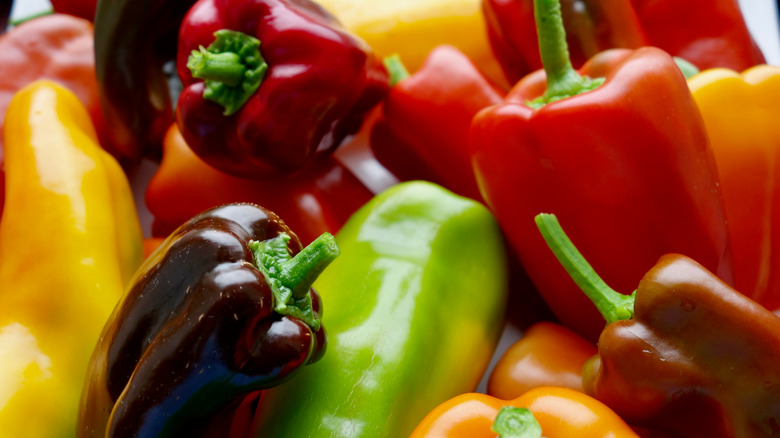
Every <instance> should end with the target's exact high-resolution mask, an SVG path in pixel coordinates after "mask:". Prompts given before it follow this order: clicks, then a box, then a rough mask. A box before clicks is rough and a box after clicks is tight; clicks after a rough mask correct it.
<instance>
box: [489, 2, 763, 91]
mask: <svg viewBox="0 0 780 438" xmlns="http://www.w3.org/2000/svg"><path fill="white" fill-rule="evenodd" d="M561 3H562V9H563V11H562V12H563V20H564V24H565V25H566V30H567V41H568V44H569V47H570V49H571V51H572V63H573V65H574V66H575V67H578V68H579V67H580V66H581V65H582V64H584V63H585V61H587V60H588V59H589V58H591V57H592V56H594V55H596V53H598V52H600V51H603V50H606V49H609V48H632V49H635V48H639V47H642V46H648V45H649V46H655V47H659V48H661V49H663V50H665V51H666V52H668V53H670V54H671V55H673V56H678V57H681V58H683V59H685V60H687V61H690V62H691V63H693V64H694V65H695V66H696V67H698V68H699V69H707V68H712V67H727V68H731V69H734V70H738V71H742V70H744V69H747V68H748V67H751V66H754V65H757V64H762V63H764V62H765V61H764V55H763V54H762V53H761V51H760V50H759V48H758V46H757V45H756V43H755V41H753V38H752V37H751V35H750V31H749V29H748V28H747V24H746V23H745V20H744V17H743V16H742V13H741V11H740V8H739V3H738V2H737V0H686V1H684V2H680V1H679V0H610V1H606V0H583V1H571V0H568V1H567V0H564V1H562V2H561ZM483 9H484V12H485V17H486V19H487V29H488V36H489V40H490V44H491V46H492V47H493V51H494V53H495V54H496V58H497V59H498V60H499V63H500V64H501V66H502V68H503V69H504V74H505V75H506V76H507V78H508V79H509V80H510V82H511V83H515V82H516V81H518V80H520V79H521V78H522V77H523V76H525V75H526V74H528V73H530V72H532V71H534V70H537V69H539V68H541V60H540V58H539V52H538V44H537V39H536V35H535V33H536V32H535V27H536V26H535V24H534V8H533V0H485V1H484V2H483Z"/></svg>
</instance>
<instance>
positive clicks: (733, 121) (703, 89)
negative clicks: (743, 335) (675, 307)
mask: <svg viewBox="0 0 780 438" xmlns="http://www.w3.org/2000/svg"><path fill="white" fill-rule="evenodd" d="M688 86H689V88H690V89H691V93H692V94H693V97H694V99H695V100H696V103H697V104H698V106H699V110H700V111H701V113H702V117H703V118H704V125H705V127H706V129H707V134H708V136H709V138H710V142H711V144H712V150H713V153H714V156H715V163H716V166H717V169H718V174H719V175H720V187H721V191H722V193H723V204H724V207H725V210H726V219H727V220H728V221H729V232H730V233H731V241H732V247H733V251H734V267H735V274H734V277H735V282H736V289H737V290H739V291H740V292H742V293H743V294H745V295H747V296H749V297H751V298H753V299H754V300H756V301H758V302H759V303H761V304H763V305H764V306H766V307H767V308H769V309H770V310H777V309H780V272H778V271H777V266H778V264H780V129H779V128H780V125H778V123H780V67H776V66H769V65H760V66H756V67H753V68H750V69H748V70H746V71H744V72H742V73H741V74H740V73H737V72H735V71H732V70H728V69H722V68H718V69H711V70H705V71H703V72H701V73H699V74H697V75H695V76H693V77H692V78H690V79H689V80H688Z"/></svg>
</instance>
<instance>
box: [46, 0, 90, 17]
mask: <svg viewBox="0 0 780 438" xmlns="http://www.w3.org/2000/svg"><path fill="white" fill-rule="evenodd" d="M97 3H98V0H51V6H52V8H54V12H58V13H60V14H68V15H74V16H76V17H79V18H83V19H85V20H89V21H94V20H95V9H97Z"/></svg>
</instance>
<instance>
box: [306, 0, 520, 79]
mask: <svg viewBox="0 0 780 438" xmlns="http://www.w3.org/2000/svg"><path fill="white" fill-rule="evenodd" d="M318 3H319V4H321V5H322V6H323V7H325V9H327V10H328V11H330V12H331V13H332V14H333V15H335V16H336V17H338V19H339V21H341V22H342V23H343V24H344V27H346V28H347V29H349V30H350V31H352V32H354V33H355V34H356V35H358V36H360V37H361V38H362V39H364V40H365V41H366V42H367V43H368V45H370V46H371V48H372V49H373V50H374V52H376V53H377V54H378V55H379V56H382V57H385V56H389V55H393V54H396V53H397V54H398V55H399V56H400V58H401V61H402V62H403V63H404V66H405V67H406V68H407V69H408V70H409V71H410V72H414V71H417V69H418V68H419V67H420V66H421V65H422V64H423V62H424V61H425V58H427V56H428V53H430V51H431V50H432V49H433V48H434V47H436V46H439V45H441V44H449V45H453V46H455V47H457V48H458V49H460V51H461V52H463V53H465V54H466V55H467V56H468V57H469V58H470V59H471V61H472V62H473V63H474V64H475V65H476V66H477V67H479V68H480V70H482V72H483V73H484V74H485V75H486V76H487V77H488V78H490V79H491V80H493V81H494V82H496V84H498V85H501V86H508V84H507V83H506V78H504V75H503V73H502V71H501V67H500V66H499V64H498V61H497V60H496V58H495V57H494V56H493V51H492V49H491V47H490V43H489V41H488V37H487V28H486V24H485V18H484V14H483V13H482V2H481V1H480V0H390V1H368V0H319V1H318Z"/></svg>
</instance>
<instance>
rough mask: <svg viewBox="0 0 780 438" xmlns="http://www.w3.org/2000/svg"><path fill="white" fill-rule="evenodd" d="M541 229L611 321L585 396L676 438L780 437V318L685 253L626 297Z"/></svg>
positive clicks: (552, 228)
mask: <svg viewBox="0 0 780 438" xmlns="http://www.w3.org/2000/svg"><path fill="white" fill-rule="evenodd" d="M536 223H537V224H538V226H539V229H540V231H541V232H542V234H543V235H544V239H545V241H547V242H548V244H549V245H550V248H551V249H552V252H554V253H555V255H556V257H558V258H559V259H560V260H561V264H562V265H563V266H565V267H566V270H567V272H569V275H571V277H572V278H573V279H574V281H576V282H577V284H578V285H579V287H580V288H582V291H583V292H584V293H585V295H587V296H588V297H589V298H590V299H591V300H592V301H593V303H594V304H595V307H597V308H598V309H599V312H600V313H601V314H602V315H603V318H604V319H605V321H606V322H607V326H606V327H605V328H604V330H603V331H602V333H601V335H600V337H599V343H598V356H596V357H594V358H593V359H592V360H590V361H589V362H588V363H587V364H586V365H585V368H584V372H583V382H584V386H585V390H586V392H587V393H588V394H590V395H592V396H594V397H596V398H597V399H599V400H601V401H602V402H604V403H605V404H606V405H607V406H609V407H610V408H612V409H614V410H615V412H617V413H618V414H619V415H620V416H621V417H623V418H624V419H625V420H626V421H628V422H629V423H631V424H638V425H643V426H652V427H653V428H655V429H659V430H664V431H667V432H669V433H671V434H672V435H673V436H711V437H757V436H770V435H775V434H777V433H778V431H780V429H778V424H780V371H778V369H777V366H776V364H777V363H778V361H780V319H779V318H778V317H777V316H776V315H775V314H773V313H772V312H770V311H768V310H767V309H766V308H764V307H762V306H761V305H760V304H758V303H756V302H755V301H753V300H751V299H749V298H747V297H745V296H744V295H742V294H740V293H739V292H737V291H736V290H734V289H732V288H731V287H730V286H729V285H727V284H726V283H724V282H723V281H721V280H720V279H719V278H718V277H717V276H715V275H714V274H712V273H711V272H710V271H708V270H707V269H705V268H704V267H703V266H702V265H700V264H698V263H696V262H695V261H694V260H693V259H691V258H689V257H686V256H684V255H680V254H666V255H664V256H662V257H661V258H660V259H659V260H658V261H657V263H656V264H655V265H653V266H652V268H651V269H650V270H649V271H648V272H647V273H646V274H645V275H644V276H643V277H642V279H641V281H640V282H639V285H638V286H636V289H635V290H634V292H633V293H631V295H624V294H623V293H620V292H617V291H615V290H614V289H612V288H610V287H609V286H607V283H605V282H604V280H602V279H601V278H600V277H599V276H598V274H597V273H596V271H595V270H594V269H593V268H592V267H591V266H590V265H589V264H588V262H587V261H586V258H584V257H583V256H582V254H580V253H579V252H578V251H577V248H575V247H574V244H573V243H572V240H570V239H569V237H568V236H566V234H565V233H564V232H563V230H562V228H561V227H560V224H559V223H558V222H557V219H556V218H555V216H553V215H539V216H538V217H537V218H536ZM615 256H616V257H620V255H619V254H615ZM616 264H621V263H616Z"/></svg>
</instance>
